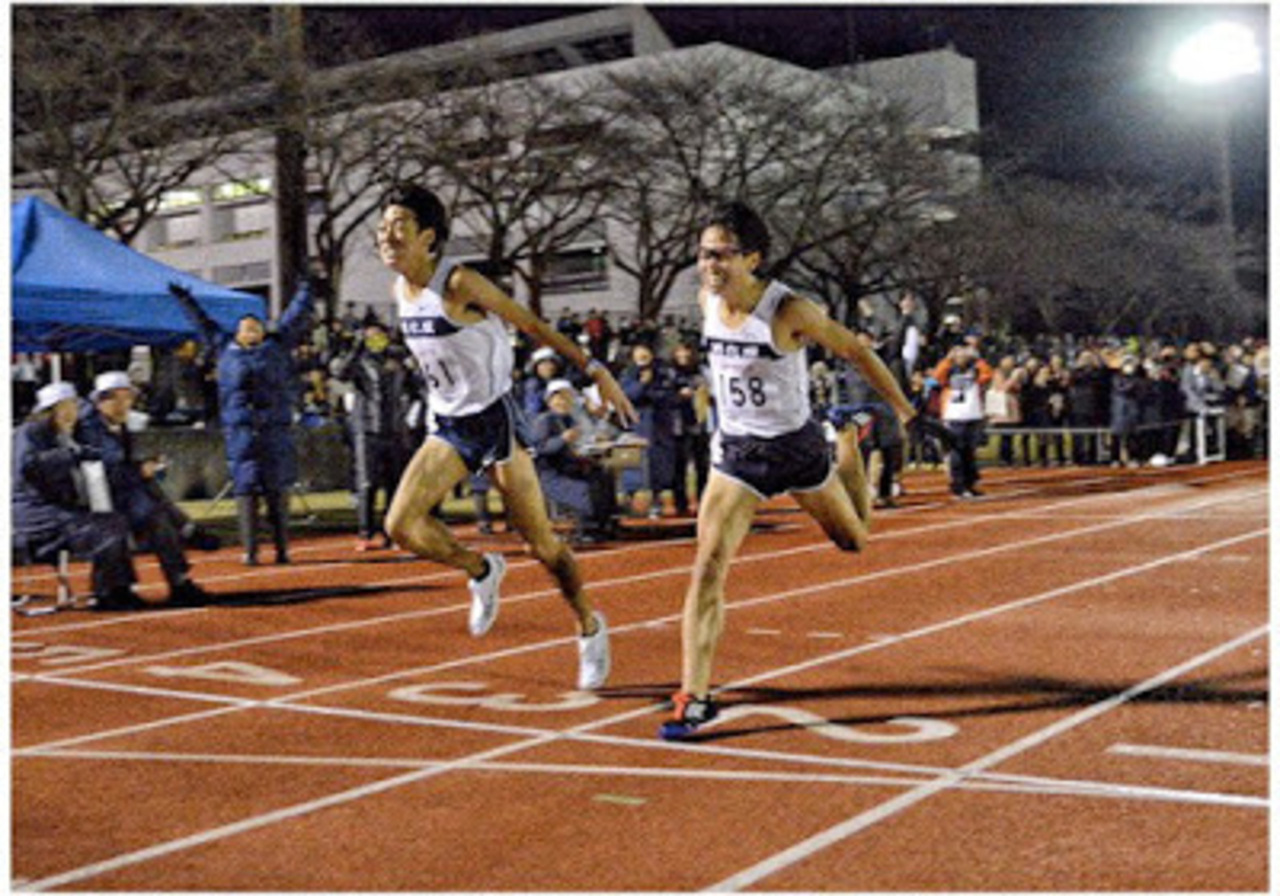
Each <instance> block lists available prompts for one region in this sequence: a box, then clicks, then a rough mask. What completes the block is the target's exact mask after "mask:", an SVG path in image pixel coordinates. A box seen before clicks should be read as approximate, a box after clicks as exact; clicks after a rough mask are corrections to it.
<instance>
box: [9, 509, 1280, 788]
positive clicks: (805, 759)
mask: <svg viewBox="0 0 1280 896" xmlns="http://www.w3.org/2000/svg"><path fill="white" fill-rule="evenodd" d="M1260 534H1262V533H1261V532H1259V533H1253V534H1251V535H1244V536H1238V537H1236V538H1233V539H1227V540H1225V541H1223V542H1216V543H1214V544H1210V545H1204V546H1202V547H1199V548H1194V549H1191V550H1190V551H1184V552H1181V553H1178V554H1171V555H1167V556H1166V557H1164V558H1162V559H1160V560H1157V561H1151V562H1148V563H1144V564H1141V565H1139V566H1135V567H1130V568H1129V569H1128V570H1124V571H1119V572H1112V573H1108V574H1106V575H1104V576H1102V577H1099V578H1097V579H1090V580H1085V581H1081V582H1077V583H1074V584H1073V585H1071V586H1066V587H1064V588H1059V589H1054V590H1053V591H1050V592H1042V593H1041V594H1038V595H1032V596H1030V597H1027V598H1019V599H1017V600H1014V601H1011V602H1008V603H1006V604H1002V605H999V606H997V607H993V608H988V609H986V610H982V611H979V612H977V613H972V614H968V615H966V616H961V617H956V618H954V619H952V620H945V621H943V622H940V623H933V624H931V625H928V626H925V627H923V628H920V629H916V630H914V631H911V632H905V633H903V634H901V635H898V636H894V637H893V638H891V639H889V640H886V641H881V642H879V643H876V644H872V645H866V644H864V645H860V646H856V647H852V648H847V649H845V650H841V651H838V652H836V653H829V654H825V655H823V656H820V657H815V658H813V659H811V660H807V661H805V662H803V663H799V664H795V665H791V666H785V667H779V668H775V669H773V670H771V671H769V672H766V673H763V674H760V675H757V676H754V677H752V678H748V679H740V680H738V681H734V682H731V683H730V684H728V685H726V686H725V688H741V687H747V686H751V685H758V684H760V683H763V682H766V681H769V680H771V679H774V678H779V677H783V676H786V675H790V674H794V673H795V672H798V671H803V670H806V669H811V668H814V667H818V666H822V665H826V664H829V663H833V662H841V661H844V660H846V659H848V658H850V657H852V656H855V655H858V654H861V653H865V652H869V651H871V650H876V649H879V648H880V647H882V646H887V645H888V644H890V643H898V642H901V641H907V640H912V639H914V638H917V637H923V636H924V635H926V634H934V633H937V632H939V631H943V630H946V629H948V628H952V627H956V626H960V625H965V624H967V623H969V622H972V621H975V620H977V619H983V618H987V617H989V616H993V615H997V614H1000V613H1004V612H1009V611H1012V610H1015V609H1020V608H1022V607H1024V606H1026V605H1028V604H1029V603H1039V602H1041V601H1045V600H1048V599H1051V598H1053V597H1058V596H1061V595H1062V594H1066V593H1071V592H1073V591H1079V590H1082V589H1085V588H1088V587H1090V586H1092V585H1095V584H1099V583H1103V582H1110V581H1114V580H1116V579H1118V578H1120V577H1122V575H1133V574H1137V573H1140V572H1147V571H1150V569H1152V568H1155V567H1158V566H1160V565H1164V564H1169V563H1180V562H1184V561H1186V560H1188V559H1190V558H1191V557H1192V556H1194V555H1196V554H1200V553H1204V552H1208V551H1213V550H1217V549H1220V548H1222V547H1223V546H1225V545H1229V544H1232V543H1235V542H1236V541H1240V540H1244V539H1248V538H1253V537H1257V536H1258V535H1260ZM630 627H636V626H634V625H633V626H630ZM623 628H628V627H623ZM619 630H621V629H619ZM568 640H569V639H565V641H566V643H567V641H568ZM533 649H540V648H538V647H537V646H536V645H534V646H526V647H517V648H512V649H511V650H509V651H504V653H509V654H514V653H521V652H526V651H528V650H533ZM489 656H490V657H491V658H492V656H493V655H492V654H490V655H489ZM469 662H470V661H469V660H456V661H451V662H449V663H446V664H442V665H444V666H450V667H452V666H465V665H468V664H469ZM439 670H440V669H439V667H437V671H439ZM397 674H398V673H397ZM53 683H56V684H61V685H65V686H79V687H96V688H100V689H103V690H112V689H114V688H116V687H120V688H124V686H116V685H113V684H112V683H109V682H92V683H88V682H86V683H82V682H75V681H63V680H58V681H55V682H53ZM364 684H367V682H365V683H362V684H361V686H364ZM345 688H346V685H342V686H338V687H337V688H329V689H327V690H329V691H333V690H343V689H345ZM130 690H132V691H136V690H139V689H138V688H130ZM325 690H326V689H317V690H316V691H312V692H310V693H304V694H292V695H285V696H282V697H278V698H274V699H271V700H266V701H261V702H257V703H252V702H250V701H244V700H241V701H239V702H238V703H237V705H236V706H235V707H232V708H230V709H226V710H218V711H214V712H212V713H208V714H202V715H197V716H193V717H191V718H192V719H193V720H198V719H201V718H202V717H203V716H204V715H207V716H210V717H211V716H214V715H220V714H222V713H224V712H231V711H234V710H235V709H243V708H263V709H268V708H278V709H284V710H287V711H291V712H298V713H303V714H310V715H324V716H335V717H339V718H347V719H358V720H363V721H377V722H384V723H394V724H402V725H410V726H422V727H433V728H446V729H462V730H468V731H481V732H486V733H492V734H503V735H511V736H515V737H538V736H541V735H546V734H551V733H554V732H553V731H552V730H549V729H543V728H534V727H529V726H516V725H497V724H493V723H485V722H470V721H462V720H450V719H438V718H430V717H426V718H424V717H422V716H417V715H407V714H404V713H392V712H380V711H374V710H365V709H353V708H348V707H336V706H323V705H309V704H301V703H296V702H295V701H297V700H300V699H303V698H305V697H313V696H317V695H318V694H319V693H321V692H322V691H325ZM210 699H213V698H212V697H211V698H210ZM225 699H232V698H225ZM653 710H654V708H653V707H649V708H648V709H647V710H645V711H649V712H652V711H653ZM186 721H187V719H186V718H178V719H175V720H174V723H175V724H185V722H186ZM164 725H165V720H160V721H158V722H156V723H148V724H147V725H146V726H145V728H155V727H163V726H164ZM138 727H139V726H133V729H131V730H130V731H129V732H128V733H135V730H134V729H138ZM118 733H121V732H119V731H109V732H94V733H90V734H86V735H81V736H78V737H72V738H67V739H64V740H61V741H57V742H52V743H45V744H41V745H35V746H30V747H25V748H21V749H17V750H14V751H13V754H12V755H13V756H15V757H23V756H31V755H40V754H43V753H46V752H50V751H54V750H60V749H65V748H68V747H71V746H74V745H77V744H82V743H91V742H93V741H97V740H101V739H104V738H107V737H112V736H114V735H116V734H118ZM570 739H580V740H587V741H590V742H593V743H601V744H608V745H618V746H638V747H642V748H645V749H650V750H652V749H677V750H682V751H683V750H685V749H686V748H685V747H683V746H680V745H673V744H667V743H664V742H660V741H650V740H645V741H637V740H636V739H634V738H625V737H616V736H611V735H600V734H591V735H589V736H586V735H575V736H573V737H572V738H570ZM698 750H699V751H700V752H703V753H715V754H717V755H721V756H726V757H732V758H744V759H764V760H766V761H772V762H792V763H799V764H816V765H822V766H832V765H834V766H839V767H848V768H864V769H865V768H871V769H876V770H880V771H893V772H902V773H908V774H931V775H944V774H949V773H951V771H952V770H950V769H947V768H941V767H932V766H921V765H908V764H901V763H886V762H877V761H873V760H862V759H844V758H839V757H829V756H806V755H791V754H785V753H777V752H774V751H765V750H756V749H744V748H732V747H724V746H715V745H711V744H700V745H699V746H698ZM985 777H987V778H990V779H993V780H997V779H998V780H1021V778H1020V777H1019V776H1011V775H1004V774H987V775H986V776H985ZM1072 786H1075V787H1077V788H1078V787H1086V788H1088V787H1092V786H1093V785H1090V784H1087V783H1085V784H1074V785H1072Z"/></svg>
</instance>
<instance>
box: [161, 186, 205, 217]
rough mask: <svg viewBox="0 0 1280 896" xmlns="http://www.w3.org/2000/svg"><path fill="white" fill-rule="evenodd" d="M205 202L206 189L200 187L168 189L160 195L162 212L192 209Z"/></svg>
mask: <svg viewBox="0 0 1280 896" xmlns="http://www.w3.org/2000/svg"><path fill="white" fill-rule="evenodd" d="M203 203H204V191H203V190H200V189H198V188H193V189H184V190H166V191H165V193H164V195H163V196H161V197H160V208H159V211H161V212H176V211H179V210H180V209H190V208H193V207H195V206H198V205H201V204H203Z"/></svg>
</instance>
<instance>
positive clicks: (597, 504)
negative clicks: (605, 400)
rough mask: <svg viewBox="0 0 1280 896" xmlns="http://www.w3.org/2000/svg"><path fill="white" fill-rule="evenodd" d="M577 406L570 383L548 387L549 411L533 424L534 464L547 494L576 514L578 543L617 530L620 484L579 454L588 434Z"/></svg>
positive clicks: (553, 383) (563, 381) (599, 538)
mask: <svg viewBox="0 0 1280 896" xmlns="http://www.w3.org/2000/svg"><path fill="white" fill-rule="evenodd" d="M576 402H577V391H576V390H575V389H574V388H573V384H572V383H570V382H569V381H568V380H566V379H559V380H552V381H551V382H550V383H549V384H548V385H547V410H545V411H543V412H542V413H541V414H539V415H538V416H537V418H536V419H535V420H534V421H533V447H534V449H535V456H534V463H535V466H536V467H537V469H538V478H539V479H540V480H541V482H542V491H543V493H544V494H545V495H546V496H547V497H548V498H549V499H550V500H552V501H554V502H556V503H557V504H560V505H563V506H564V507H566V508H568V510H569V511H570V513H571V514H572V515H573V519H574V536H573V537H574V540H575V541H577V542H578V543H580V544H594V543H596V542H600V541H603V540H605V539H607V538H609V537H610V536H612V535H613V534H615V532H616V523H615V521H614V516H615V514H616V513H617V496H616V486H615V484H614V479H613V475H612V474H611V473H610V472H609V471H608V470H606V469H605V468H604V467H602V466H601V465H600V464H599V463H597V462H595V461H593V460H591V459H590V458H589V457H586V456H585V455H583V454H581V453H580V449H581V448H582V446H583V445H584V444H585V443H586V442H587V441H588V434H587V433H585V432H584V430H583V427H582V426H581V425H580V423H579V420H578V419H576V418H575V416H574V406H575V403H576Z"/></svg>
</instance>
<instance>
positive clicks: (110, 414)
mask: <svg viewBox="0 0 1280 896" xmlns="http://www.w3.org/2000/svg"><path fill="white" fill-rule="evenodd" d="M136 395H137V392H136V390H135V389H134V387H133V383H131V382H130V380H129V374H128V373H126V372H125V371H123V370H111V371H108V372H106V373H101V374H99V375H98V377H97V378H96V379H95V380H94V381H93V393H92V394H91V395H90V396H89V398H90V399H91V403H89V402H86V403H85V404H83V405H82V406H81V409H80V415H79V421H78V422H77V423H76V428H75V439H76V441H77V442H79V443H80V444H82V445H87V446H90V447H91V448H93V449H95V450H96V451H98V452H100V453H101V455H102V462H103V464H104V465H105V469H106V474H107V484H108V486H109V488H110V492H111V504H112V509H113V510H115V511H117V512H119V513H122V514H124V516H125V518H126V519H127V520H128V521H129V529H130V530H131V531H132V533H133V535H134V537H135V538H136V539H137V541H138V543H139V544H145V545H146V546H147V547H148V548H150V549H151V551H152V552H153V553H154V554H155V555H156V559H157V560H159V562H160V569H161V570H162V571H163V572H164V577H165V580H166V581H167V582H168V583H169V595H170V596H169V603H170V604H171V605H183V606H202V605H204V604H206V603H208V602H210V600H211V599H212V596H211V595H210V594H209V593H208V592H206V591H205V590H204V589H203V588H201V587H200V586H199V585H197V584H196V583H195V582H194V581H192V580H191V564H190V563H189V562H188V561H187V556H186V552H185V550H184V546H185V545H186V544H191V545H193V546H199V547H203V548H205V549H209V550H216V549H217V547H218V539H217V537H216V536H214V535H212V534H211V533H208V532H205V531H204V530H202V529H201V528H200V527H199V526H197V525H196V524H195V523H194V522H193V521H192V520H191V519H190V518H189V517H187V515H186V514H185V513H183V512H182V510H181V509H179V508H178V506H177V505H176V504H174V503H173V501H171V500H170V499H169V496H168V495H166V494H165V493H164V492H163V491H162V490H161V488H160V486H159V483H158V482H157V480H158V478H159V477H160V476H161V475H162V473H163V470H164V466H165V463H164V458H163V457H145V458H144V457H138V456H136V455H135V452H134V444H133V434H132V433H131V432H130V431H129V426H128V421H129V413H130V411H131V410H132V409H133V403H134V399H135V397H136Z"/></svg>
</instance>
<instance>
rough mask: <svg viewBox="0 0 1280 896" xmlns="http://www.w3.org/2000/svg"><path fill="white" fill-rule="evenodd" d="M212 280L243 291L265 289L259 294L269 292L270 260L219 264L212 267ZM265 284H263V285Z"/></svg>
mask: <svg viewBox="0 0 1280 896" xmlns="http://www.w3.org/2000/svg"><path fill="white" fill-rule="evenodd" d="M213 280H214V282H215V283H221V284H222V285H223V286H230V287H233V288H235V289H239V290H242V291H244V292H258V289H259V288H260V287H261V288H262V289H265V290H267V292H264V293H261V295H267V294H269V293H270V283H271V262H269V261H250V262H246V263H244V264H220V265H218V266H217V267H215V268H214V269H213ZM263 284H265V285H263Z"/></svg>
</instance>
